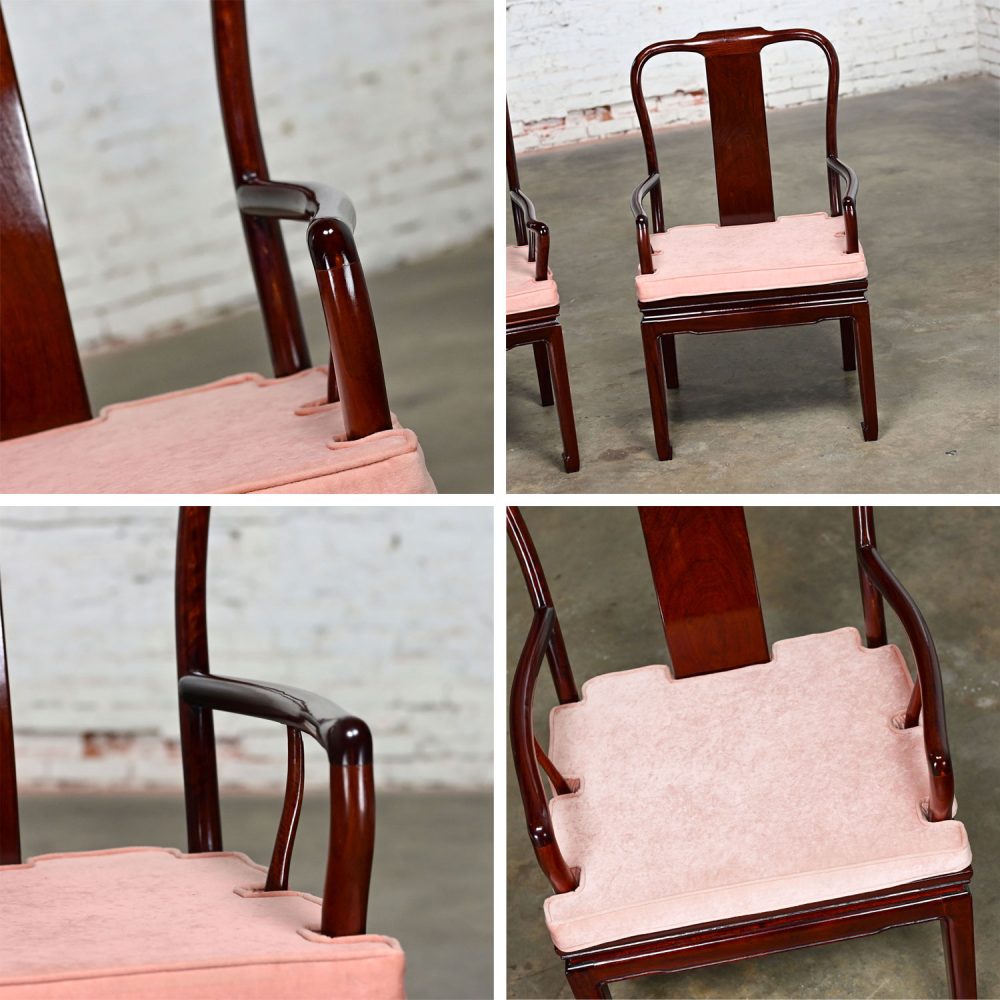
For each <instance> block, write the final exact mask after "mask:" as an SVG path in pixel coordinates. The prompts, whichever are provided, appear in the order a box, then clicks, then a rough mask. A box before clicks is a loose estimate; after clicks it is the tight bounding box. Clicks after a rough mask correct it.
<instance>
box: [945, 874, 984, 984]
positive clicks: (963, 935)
mask: <svg viewBox="0 0 1000 1000" xmlns="http://www.w3.org/2000/svg"><path fill="white" fill-rule="evenodd" d="M941 936H942V938H943V939H944V962H945V968H946V969H947V970H948V984H949V986H950V987H951V995H952V997H953V998H954V1000H975V998H976V996H978V993H977V988H976V940H975V931H974V928H973V923H972V896H971V895H969V893H965V894H964V895H962V896H959V897H958V898H957V899H955V900H951V901H949V909H948V914H947V916H945V917H943V918H942V920H941Z"/></svg>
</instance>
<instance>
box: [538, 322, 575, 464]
mask: <svg viewBox="0 0 1000 1000" xmlns="http://www.w3.org/2000/svg"><path fill="white" fill-rule="evenodd" d="M536 346H538V345H536ZM544 346H545V348H546V349H547V352H548V363H549V373H550V375H551V377H552V390H553V392H554V394H555V402H556V412H557V413H558V414H559V430H560V431H561V432H562V440H563V467H564V468H565V469H566V471H567V472H577V471H579V468H580V448H579V445H578V444H577V441H576V420H575V419H574V418H573V397H572V395H571V394H570V391H569V372H568V371H567V370H566V348H565V347H564V345H563V334H562V327H561V326H560V325H559V324H558V323H554V324H553V325H552V328H551V330H550V331H547V332H546V334H545V344H544Z"/></svg>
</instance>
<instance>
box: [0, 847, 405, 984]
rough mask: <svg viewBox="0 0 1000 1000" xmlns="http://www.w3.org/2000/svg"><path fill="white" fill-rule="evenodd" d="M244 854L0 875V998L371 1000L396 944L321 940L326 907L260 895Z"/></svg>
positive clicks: (50, 862)
mask: <svg viewBox="0 0 1000 1000" xmlns="http://www.w3.org/2000/svg"><path fill="white" fill-rule="evenodd" d="M264 873H265V869H264V868H262V867H261V866H260V865H255V864H254V863H253V862H252V861H250V859H249V858H247V857H246V856H245V855H243V854H236V853H233V852H229V851H226V852H219V853H216V854H181V853H180V852H179V851H174V850H168V849H166V848H159V847H131V848H122V849H119V850H112V851H90V852H86V853H81V854H46V855H43V856H41V857H38V858H34V859H32V860H31V861H29V862H28V863H27V864H23V865H5V866H2V867H0V927H2V928H3V933H2V934H0V997H2V998H3V1000H15V998H16V1000H43V998H44V1000H69V998H73V1000H93V998H95V997H100V998H101V1000H115V998H126V997H127V998H129V1000H153V998H156V1000H175V998H176V1000H208V998H212V1000H221V998H230V997H240V998H241V1000H285V998H288V1000H292V998H294V1000H299V998H302V997H310V998H316V1000H320V998H334V997H336V998H351V1000H378V998H396V997H402V996H403V995H404V986H403V973H404V966H405V959H404V956H403V952H402V949H401V948H400V947H399V942H397V941H395V940H393V939H392V938H388V937H381V936H379V935H377V934H363V935H360V936H358V937H345V938H328V937H323V936H322V935H320V934H318V933H317V931H318V928H319V921H320V900H318V899H316V897H315V896H307V895H305V894H304V893H301V892H267V893H265V892H263V891H260V887H261V886H263V884H264Z"/></svg>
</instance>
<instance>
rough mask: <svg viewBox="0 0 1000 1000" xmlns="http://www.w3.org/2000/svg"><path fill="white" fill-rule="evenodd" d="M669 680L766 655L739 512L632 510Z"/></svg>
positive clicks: (754, 580) (734, 509)
mask: <svg viewBox="0 0 1000 1000" xmlns="http://www.w3.org/2000/svg"><path fill="white" fill-rule="evenodd" d="M639 519H640V521H641V523H642V533H643V535H644V536H645V539H646V551H647V553H648V554H649V567H650V569H651V571H652V574H653V586H654V587H655V589H656V600H657V603H658V604H659V607H660V617H661V619H662V621H663V631H664V634H665V635H666V639H667V646H668V648H669V649H670V662H671V665H672V666H673V670H674V676H675V677H693V676H695V675H697V674H709V673H714V672H716V671H718V670H730V669H732V668H733V667H745V666H748V665H749V664H751V663H766V662H767V661H768V660H769V659H770V658H771V657H770V654H769V652H768V648H767V637H766V636H765V634H764V618H763V615H762V614H761V608H760V598H759V597H758V594H757V577H756V575H755V573H754V565H753V554H752V553H751V551H750V538H749V535H748V534H747V523H746V517H745V516H744V513H743V508H742V507H640V508H639Z"/></svg>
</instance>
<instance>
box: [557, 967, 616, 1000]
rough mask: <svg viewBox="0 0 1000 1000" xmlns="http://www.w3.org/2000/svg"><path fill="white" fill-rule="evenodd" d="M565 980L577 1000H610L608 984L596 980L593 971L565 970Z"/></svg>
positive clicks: (595, 974) (596, 977)
mask: <svg viewBox="0 0 1000 1000" xmlns="http://www.w3.org/2000/svg"><path fill="white" fill-rule="evenodd" d="M566 979H567V981H568V982H569V988H570V989H571V990H572V991H573V996H574V997H576V998H577V1000H611V990H610V989H609V988H608V984H607V983H605V982H603V981H602V980H601V979H599V978H598V976H597V973H596V971H595V970H594V969H567V970H566Z"/></svg>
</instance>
